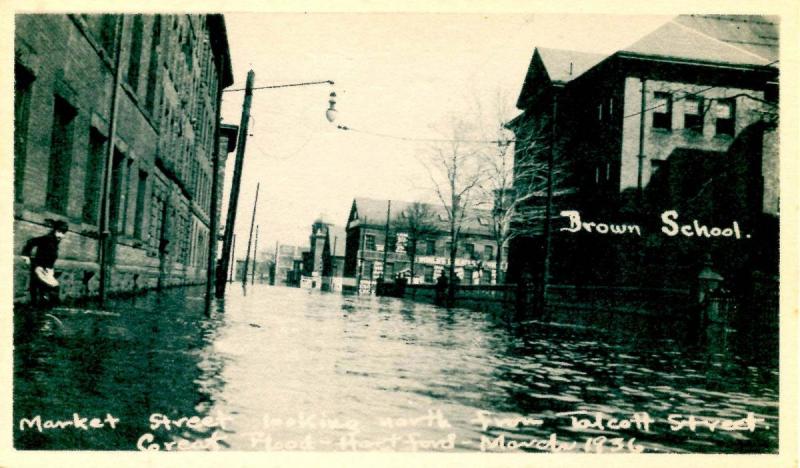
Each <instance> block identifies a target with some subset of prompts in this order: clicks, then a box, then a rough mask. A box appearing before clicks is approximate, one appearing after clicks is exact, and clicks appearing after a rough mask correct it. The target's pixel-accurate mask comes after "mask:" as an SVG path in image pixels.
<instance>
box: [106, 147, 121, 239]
mask: <svg viewBox="0 0 800 468" xmlns="http://www.w3.org/2000/svg"><path fill="white" fill-rule="evenodd" d="M124 161H125V155H124V154H123V153H122V152H120V150H119V148H114V163H113V164H112V166H111V190H110V191H109V198H110V202H109V203H110V206H109V217H108V219H109V225H110V226H111V230H112V231H114V232H115V233H116V232H119V219H120V210H121V209H123V208H124V207H123V205H122V203H123V201H124V198H123V197H122V183H123V179H122V174H123V172H124V166H123V163H124Z"/></svg>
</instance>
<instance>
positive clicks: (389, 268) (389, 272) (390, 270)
mask: <svg viewBox="0 0 800 468" xmlns="http://www.w3.org/2000/svg"><path fill="white" fill-rule="evenodd" d="M383 277H384V279H387V280H388V279H391V278H394V263H387V264H386V271H385V272H384V273H383Z"/></svg>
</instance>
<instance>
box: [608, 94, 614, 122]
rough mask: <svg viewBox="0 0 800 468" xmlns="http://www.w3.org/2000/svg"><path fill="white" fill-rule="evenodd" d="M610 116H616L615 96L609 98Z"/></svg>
mask: <svg viewBox="0 0 800 468" xmlns="http://www.w3.org/2000/svg"><path fill="white" fill-rule="evenodd" d="M608 116H609V117H613V116H614V98H613V97H610V98H608Z"/></svg>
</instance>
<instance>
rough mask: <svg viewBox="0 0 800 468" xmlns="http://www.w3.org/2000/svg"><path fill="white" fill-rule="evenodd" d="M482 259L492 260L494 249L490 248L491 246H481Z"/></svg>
mask: <svg viewBox="0 0 800 468" xmlns="http://www.w3.org/2000/svg"><path fill="white" fill-rule="evenodd" d="M483 259H484V260H494V247H492V246H491V245H485V246H483Z"/></svg>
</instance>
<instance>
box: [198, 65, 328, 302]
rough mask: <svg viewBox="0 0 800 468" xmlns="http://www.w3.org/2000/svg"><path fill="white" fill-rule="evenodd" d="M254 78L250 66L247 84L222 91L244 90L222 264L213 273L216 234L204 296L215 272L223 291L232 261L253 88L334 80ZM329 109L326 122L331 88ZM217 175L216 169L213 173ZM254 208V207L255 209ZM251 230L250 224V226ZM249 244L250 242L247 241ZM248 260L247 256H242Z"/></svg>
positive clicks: (212, 245) (210, 254) (219, 292)
mask: <svg viewBox="0 0 800 468" xmlns="http://www.w3.org/2000/svg"><path fill="white" fill-rule="evenodd" d="M254 80H255V73H254V72H253V70H250V71H249V72H248V73H247V83H246V86H245V87H244V88H242V89H226V90H223V92H231V91H244V102H243V103H242V120H241V124H240V125H239V141H238V144H237V148H236V162H235V165H234V170H233V180H232V181H231V195H230V198H229V199H228V200H229V201H228V216H227V221H226V223H225V234H224V237H223V242H222V258H221V259H220V266H221V268H220V269H219V270H218V271H217V272H215V273H216V274H212V267H211V265H212V260H211V259H212V258H213V257H215V256H216V255H212V254H214V253H215V251H214V248H215V247H216V243H215V242H216V237H214V238H213V240H212V241H211V242H210V243H209V267H208V279H207V285H206V288H207V289H206V296H207V297H209V298H210V296H211V286H210V285H211V282H212V281H213V278H214V276H217V278H216V279H217V281H216V286H217V287H216V296H217V297H222V296H223V295H224V294H225V278H224V276H225V273H226V272H227V271H228V266H229V265H230V262H231V247H232V244H233V227H234V223H235V222H236V209H237V205H238V200H239V187H240V183H241V177H242V164H243V163H244V153H245V144H246V142H247V137H248V136H249V134H248V132H247V125H248V122H249V120H250V118H251V117H250V105H251V101H252V97H253V90H257V89H275V88H289V87H295V86H309V85H318V84H329V85H333V81H331V80H324V81H310V82H304V83H289V84H282V85H269V86H259V87H254V86H253V81H254ZM328 104H329V106H328V109H327V111H326V112H325V117H326V118H327V119H328V121H329V122H333V121H334V120H335V119H336V114H337V111H336V93H335V92H331V94H330V96H329V99H328ZM214 175H215V176H216V171H215V173H214ZM254 212H255V211H254ZM251 231H252V227H251ZM248 244H249V242H248ZM249 250H250V249H249V246H248V258H249ZM245 262H247V260H245Z"/></svg>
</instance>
